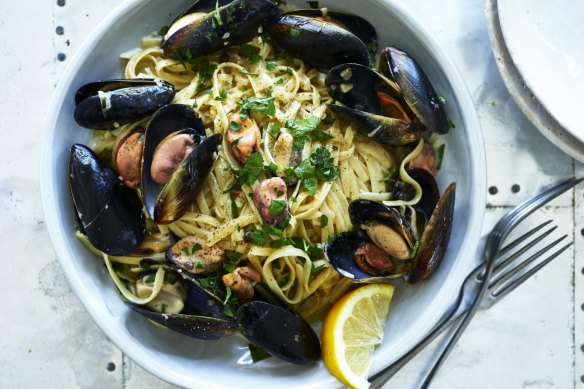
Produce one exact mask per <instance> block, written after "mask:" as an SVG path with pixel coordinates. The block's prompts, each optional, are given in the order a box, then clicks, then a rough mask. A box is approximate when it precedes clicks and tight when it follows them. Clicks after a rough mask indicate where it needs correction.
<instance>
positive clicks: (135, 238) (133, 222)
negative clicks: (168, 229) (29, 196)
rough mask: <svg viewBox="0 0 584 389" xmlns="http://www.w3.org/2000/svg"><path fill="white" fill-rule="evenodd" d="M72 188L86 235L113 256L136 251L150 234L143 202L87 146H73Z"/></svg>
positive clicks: (94, 243) (70, 180)
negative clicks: (145, 236) (147, 228)
mask: <svg viewBox="0 0 584 389" xmlns="http://www.w3.org/2000/svg"><path fill="white" fill-rule="evenodd" d="M69 187H70V190H71V196H72V197H73V202H74V204H75V209H76V211H77V215H78V217H79V221H80V223H81V228H82V230H83V231H82V232H83V233H84V234H85V235H87V238H88V239H89V242H91V244H92V245H93V246H95V248H97V249H98V250H101V251H103V252H104V253H106V254H109V255H115V256H120V255H127V254H129V253H131V252H132V251H134V249H136V248H137V247H138V246H139V245H140V243H141V242H142V240H143V239H144V235H145V233H146V221H145V218H144V214H143V213H142V203H141V201H140V198H139V197H138V194H137V193H136V191H134V190H132V189H129V188H127V187H126V186H125V185H124V184H123V183H122V181H120V180H119V178H118V175H117V173H116V172H115V171H114V170H113V169H111V168H110V167H109V166H107V165H106V164H105V163H104V162H102V161H100V160H99V159H98V157H97V155H95V153H94V152H93V151H92V150H91V149H89V148H88V147H87V146H84V145H81V144H74V145H73V146H71V156H70V159H69Z"/></svg>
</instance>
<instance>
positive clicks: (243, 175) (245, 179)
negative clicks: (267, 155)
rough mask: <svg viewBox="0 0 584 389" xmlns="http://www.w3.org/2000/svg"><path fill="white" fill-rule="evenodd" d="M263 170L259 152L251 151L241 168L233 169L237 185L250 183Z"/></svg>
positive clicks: (262, 160)
mask: <svg viewBox="0 0 584 389" xmlns="http://www.w3.org/2000/svg"><path fill="white" fill-rule="evenodd" d="M262 170H264V158H263V157H262V155H261V154H260V153H252V154H251V155H250V156H249V158H248V159H247V162H246V163H245V166H243V169H241V170H233V174H234V176H235V178H236V179H237V182H238V183H239V185H246V184H247V185H251V184H253V183H254V182H256V180H257V179H258V177H259V176H260V174H261V172H262Z"/></svg>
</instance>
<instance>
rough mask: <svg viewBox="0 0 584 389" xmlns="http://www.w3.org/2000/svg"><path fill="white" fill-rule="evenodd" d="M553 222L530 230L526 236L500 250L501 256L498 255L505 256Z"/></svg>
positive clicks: (544, 223)
mask: <svg viewBox="0 0 584 389" xmlns="http://www.w3.org/2000/svg"><path fill="white" fill-rule="evenodd" d="M552 221H553V220H552V219H550V220H548V221H545V222H543V223H541V224H540V225H539V226H537V227H535V228H533V229H531V230H529V231H528V232H526V233H525V234H523V235H521V236H520V237H519V238H517V239H515V240H514V241H513V242H511V243H509V244H507V245H505V246H504V247H503V248H502V249H501V250H499V254H498V255H505V254H506V253H507V252H508V251H510V250H511V249H512V248H514V247H515V246H517V245H519V243H521V242H523V241H524V240H525V239H527V238H529V237H530V236H531V235H533V234H535V233H536V232H537V231H539V230H541V229H542V228H544V227H545V226H547V225H548V224H550V223H551V222H552Z"/></svg>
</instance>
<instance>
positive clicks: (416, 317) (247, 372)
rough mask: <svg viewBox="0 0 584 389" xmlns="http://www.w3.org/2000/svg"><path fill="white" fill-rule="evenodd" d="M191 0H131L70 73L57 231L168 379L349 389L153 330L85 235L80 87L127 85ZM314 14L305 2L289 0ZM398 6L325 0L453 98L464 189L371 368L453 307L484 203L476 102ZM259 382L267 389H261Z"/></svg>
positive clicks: (49, 200)
mask: <svg viewBox="0 0 584 389" xmlns="http://www.w3.org/2000/svg"><path fill="white" fill-rule="evenodd" d="M191 2H192V0H176V1H172V2H170V1H156V0H128V1H126V2H124V3H122V4H121V5H120V6H119V7H117V8H116V9H115V10H114V12H112V13H111V14H110V15H109V16H108V17H107V18H106V19H105V20H104V21H103V22H102V23H101V24H100V25H99V27H98V28H97V29H96V31H94V33H93V34H92V35H91V37H90V38H89V39H88V41H87V42H86V43H85V45H84V46H83V47H82V49H81V50H80V51H79V52H78V54H77V56H76V57H75V58H74V60H73V61H72V63H70V65H69V68H68V69H67V71H66V72H65V74H64V76H63V78H62V80H61V82H60V84H59V86H58V88H57V90H56V92H55V96H54V98H53V101H52V104H51V108H50V110H49V115H48V118H47V122H46V128H45V130H44V133H43V139H42V156H41V188H42V199H43V209H44V213H45V218H46V223H47V228H48V230H49V233H50V235H51V239H52V242H53V245H54V248H55V251H56V252H57V255H58V257H59V259H60V261H61V265H62V267H63V270H64V272H65V274H66V276H67V278H68V280H69V282H70V284H71V286H72V287H73V289H74V290H75V292H76V293H77V295H78V296H79V298H80V299H81V301H82V303H83V304H84V305H85V307H86V309H87V311H88V312H89V313H90V314H91V316H92V317H93V319H94V320H95V321H96V323H97V324H98V325H99V326H100V327H101V329H102V330H103V331H104V332H105V333H106V335H107V337H108V338H109V339H111V340H112V341H113V342H114V343H115V344H116V345H117V346H118V347H119V348H120V349H121V350H122V351H123V352H124V353H126V354H127V355H128V356H129V357H130V358H132V360H134V361H135V362H137V363H138V364H139V365H141V366H142V367H144V368H145V369H146V370H148V371H149V372H151V373H153V374H155V375H157V376H158V377H160V378H162V379H164V380H166V381H168V382H171V383H174V384H177V385H180V386H184V387H196V388H203V387H208V388H219V387H225V388H233V387H238V388H244V387H245V388H247V387H263V385H262V384H265V385H267V384H268V383H269V385H270V386H273V387H279V388H280V387H287V388H319V389H320V388H323V387H335V386H340V384H339V383H338V382H337V381H336V380H335V379H334V378H333V377H332V376H331V375H330V374H329V373H328V371H327V370H326V368H325V366H324V364H323V363H322V362H321V363H318V364H315V365H313V366H310V367H299V366H293V365H288V364H284V363H279V362H278V361H274V360H273V359H274V358H272V360H266V361H264V362H262V363H261V364H258V365H252V364H250V363H246V362H248V361H247V360H246V358H242V356H243V355H245V349H246V342H245V341H244V340H242V339H240V338H239V337H231V338H227V339H223V340H220V341H214V342H211V341H208V342H204V341H200V340H196V339H192V338H188V337H186V336H183V335H180V334H178V333H173V332H172V331H167V330H164V329H160V328H158V327H155V326H153V325H151V324H149V323H148V322H147V321H146V320H144V318H143V317H141V316H139V315H137V314H135V313H134V312H131V311H130V310H129V309H128V308H127V307H126V306H125V305H124V304H123V303H122V299H121V297H120V295H119V294H118V292H117V290H116V288H115V286H114V285H113V283H112V282H111V280H110V278H109V276H108V275H107V272H106V271H105V269H104V266H103V264H102V261H101V260H100V259H99V258H97V257H95V256H94V255H92V254H90V253H89V252H88V251H87V250H86V249H85V247H84V246H83V245H82V244H81V243H80V242H79V241H78V240H77V239H76V238H75V236H74V231H75V223H76V222H75V213H74V209H73V205H72V201H71V196H70V194H69V188H68V180H67V161H68V158H69V148H70V146H71V145H72V144H73V143H76V142H81V143H86V142H87V141H88V139H89V131H87V130H85V129H83V128H80V127H79V126H78V125H77V124H76V123H75V121H74V120H73V110H74V99H73V97H74V94H75V91H76V89H77V88H78V87H79V86H81V85H83V84H85V83H87V82H91V81H95V80H99V79H108V78H116V77H120V75H121V70H122V67H121V65H122V63H121V61H120V60H119V59H118V54H119V53H122V52H124V51H127V50H129V49H132V48H134V47H136V46H137V45H138V43H139V40H140V38H141V37H142V36H144V35H148V34H150V33H151V32H152V31H158V29H159V28H160V26H162V25H166V24H169V23H170V21H171V19H172V16H171V15H176V14H177V13H178V12H180V11H182V10H183V9H185V8H186V7H187V6H189V5H190V3H191ZM289 3H292V4H294V3H296V4H297V5H298V6H304V5H305V4H306V3H305V2H304V1H290V2H289ZM398 3H399V2H398V1H397V0H395V1H387V0H386V1H382V0H368V1H366V2H365V1H350V0H344V1H341V0H326V1H322V0H321V1H320V5H321V6H329V7H330V8H331V9H339V10H345V11H348V12H352V13H356V14H359V15H361V16H363V17H365V18H366V19H368V20H369V21H370V22H371V23H372V24H373V25H374V26H375V27H376V29H377V32H378V34H379V38H380V47H385V46H387V45H395V46H398V47H400V48H402V49H403V50H405V51H407V52H408V53H409V54H410V55H411V56H413V57H414V58H415V59H416V60H417V61H418V62H419V63H420V64H421V66H422V67H423V68H424V70H425V72H426V73H427V74H428V76H429V77H430V79H431V80H432V83H433V84H434V86H435V88H436V90H437V91H438V93H439V94H440V95H441V96H444V97H445V98H446V102H447V111H448V114H449V117H450V119H451V120H452V121H453V122H454V123H455V124H456V128H454V129H452V130H451V131H450V133H449V134H448V135H447V136H446V137H445V140H446V143H447V146H446V153H445V159H444V162H443V165H442V166H443V168H442V170H441V172H440V174H439V177H438V180H439V184H440V187H441V190H443V189H444V188H445V187H446V185H447V184H448V183H450V182H451V181H456V182H457V185H458V186H457V193H456V208H455V215H454V225H453V229H452V237H451V241H450V245H449V249H448V253H447V255H446V257H445V258H444V262H443V263H442V265H441V267H440V268H439V270H438V271H437V272H436V273H435V274H434V276H433V277H432V278H431V279H430V280H428V281H426V282H423V283H421V284H419V285H415V286H409V287H403V288H400V289H399V290H398V292H397V295H396V298H395V300H394V302H393V304H392V308H391V312H390V318H389V321H388V323H387V327H386V334H385V341H384V343H383V344H382V345H381V346H380V347H379V348H378V350H377V351H376V353H375V361H374V364H373V368H372V370H373V371H377V370H379V369H381V368H382V367H383V366H384V365H386V364H388V363H390V362H392V361H394V360H395V359H397V358H398V357H399V356H401V355H403V353H405V352H406V351H407V350H408V349H409V348H410V347H412V345H413V344H414V343H415V342H416V341H418V340H419V339H421V337H422V336H423V335H424V334H425V333H427V332H428V331H429V330H430V329H431V327H432V326H433V325H434V324H435V323H436V322H437V321H438V320H439V318H440V317H441V315H442V314H443V313H444V312H445V311H446V309H447V308H448V307H449V306H450V304H451V303H452V302H453V301H454V299H455V295H456V293H457V292H458V288H459V286H460V285H461V283H462V280H463V278H464V276H465V274H466V273H467V272H468V271H469V267H470V265H471V262H472V261H473V258H474V256H475V247H476V245H477V243H478V239H479V234H480V231H481V228H482V224H483V216H484V208H485V196H486V167H485V156H484V145H483V140H482V135H481V130H480V127H479V122H478V119H477V116H476V112H475V108H474V104H473V102H472V100H471V98H470V96H469V93H468V91H467V89H466V87H465V84H464V82H463V80H462V78H461V76H460V75H459V73H458V71H457V70H456V68H455V66H454V65H453V64H452V62H451V61H450V59H449V58H448V57H447V56H446V55H445V54H444V52H443V51H442V50H440V49H439V47H438V45H437V44H436V42H435V41H434V39H432V37H431V35H430V34H429V33H428V32H427V31H426V30H425V29H424V28H423V27H422V26H420V25H419V24H418V23H417V22H416V18H415V15H410V14H408V13H407V12H406V11H405V10H404V9H403V8H402V7H401V6H400V5H399V4H398ZM258 385H260V386H258Z"/></svg>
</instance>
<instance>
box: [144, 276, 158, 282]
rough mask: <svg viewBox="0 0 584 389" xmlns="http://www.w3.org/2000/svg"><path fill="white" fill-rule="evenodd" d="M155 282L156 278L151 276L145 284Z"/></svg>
mask: <svg viewBox="0 0 584 389" xmlns="http://www.w3.org/2000/svg"><path fill="white" fill-rule="evenodd" d="M155 280H156V276H155V275H153V274H152V275H149V276H148V278H146V280H145V281H144V282H146V283H147V284H153V283H154V281H155Z"/></svg>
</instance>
